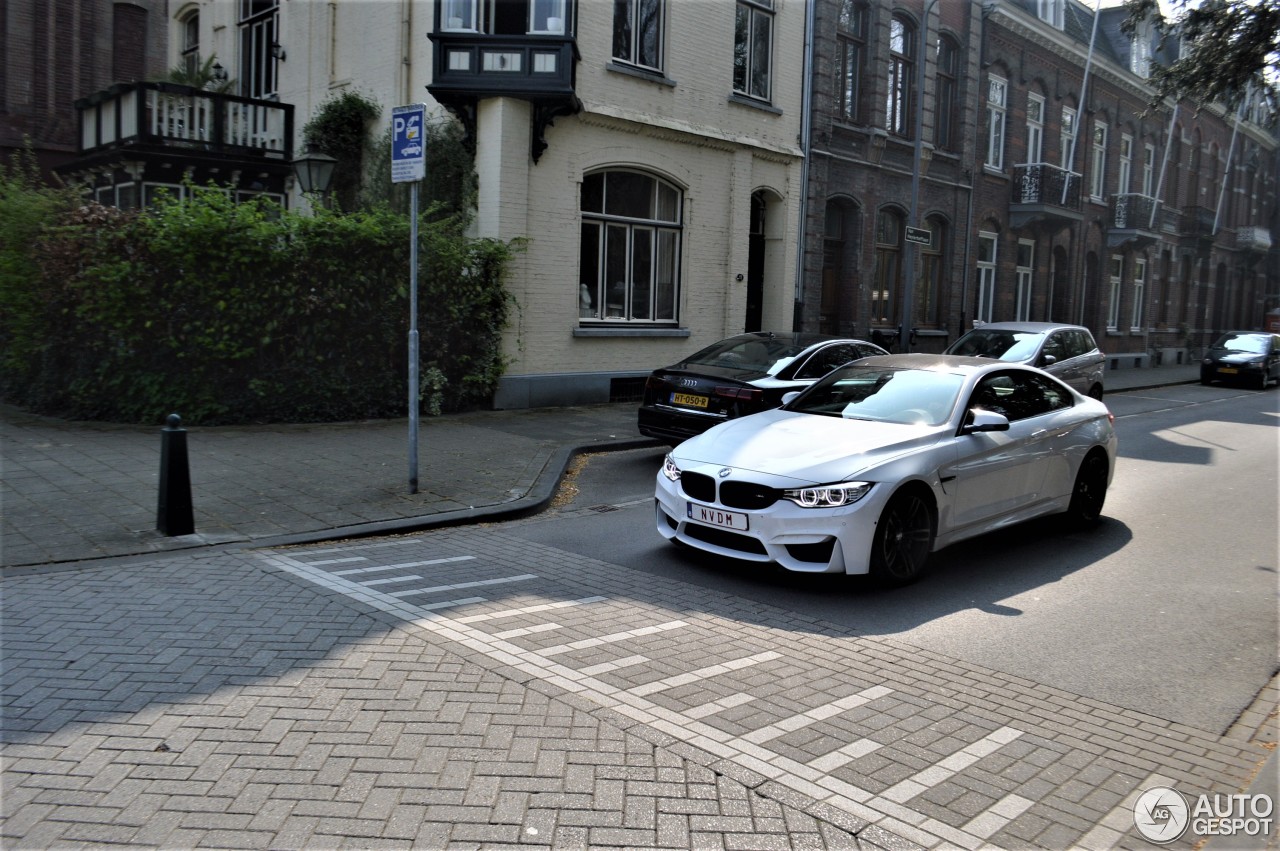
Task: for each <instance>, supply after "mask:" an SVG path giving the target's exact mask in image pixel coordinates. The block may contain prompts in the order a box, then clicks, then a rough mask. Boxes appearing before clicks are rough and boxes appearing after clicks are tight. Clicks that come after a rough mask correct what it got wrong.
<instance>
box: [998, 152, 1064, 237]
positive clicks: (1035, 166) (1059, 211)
mask: <svg viewBox="0 0 1280 851" xmlns="http://www.w3.org/2000/svg"><path fill="white" fill-rule="evenodd" d="M1012 184H1013V185H1012V197H1011V198H1010V204H1009V213H1010V219H1011V222H1012V223H1013V224H1014V226H1015V227H1021V226H1023V225H1026V224H1030V223H1032V222H1037V221H1045V220H1049V221H1057V222H1060V223H1066V222H1073V221H1079V220H1080V219H1081V218H1082V216H1081V212H1080V186H1081V176H1080V175H1079V174H1077V173H1075V172H1073V171H1068V170H1067V169H1065V168H1059V167H1058V166H1055V165H1049V164H1048V163H1023V164H1022V165H1016V166H1014V167H1013V182H1012Z"/></svg>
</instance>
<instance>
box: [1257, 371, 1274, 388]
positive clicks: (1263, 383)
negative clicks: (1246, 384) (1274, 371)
mask: <svg viewBox="0 0 1280 851" xmlns="http://www.w3.org/2000/svg"><path fill="white" fill-rule="evenodd" d="M1270 383H1271V378H1270V377H1269V376H1268V375H1267V371H1266V370H1265V369H1264V370H1262V378H1260V379H1259V380H1258V389H1259V390H1266V389H1267V385H1268V384H1270Z"/></svg>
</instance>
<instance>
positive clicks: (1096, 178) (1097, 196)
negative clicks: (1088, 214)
mask: <svg viewBox="0 0 1280 851" xmlns="http://www.w3.org/2000/svg"><path fill="white" fill-rule="evenodd" d="M1106 187H1107V125H1105V124H1102V123H1100V122H1099V123H1096V124H1094V125H1093V156H1092V157H1090V160H1089V196H1090V197H1091V198H1093V199H1094V200H1095V201H1100V200H1102V198H1103V197H1104V193H1105V192H1106Z"/></svg>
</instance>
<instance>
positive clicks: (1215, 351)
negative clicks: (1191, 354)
mask: <svg viewBox="0 0 1280 851" xmlns="http://www.w3.org/2000/svg"><path fill="white" fill-rule="evenodd" d="M1272 380H1276V381H1280V334H1268V333H1265V332H1263V331H1231V332H1229V333H1227V334H1223V335H1222V336H1221V337H1219V338H1218V340H1217V342H1215V343H1214V344H1213V345H1212V346H1210V347H1209V350H1208V351H1207V352H1205V353H1204V360H1202V361H1200V383H1201V384H1211V383H1213V382H1214V381H1234V382H1240V383H1242V384H1248V385H1250V386H1253V387H1257V388H1258V389H1260V390H1265V389H1266V388H1267V385H1268V384H1270V383H1271V381H1272Z"/></svg>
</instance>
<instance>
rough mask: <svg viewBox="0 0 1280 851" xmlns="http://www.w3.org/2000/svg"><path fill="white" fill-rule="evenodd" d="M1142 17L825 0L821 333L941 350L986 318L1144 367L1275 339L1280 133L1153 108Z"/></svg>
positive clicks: (816, 167) (811, 234)
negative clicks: (1225, 336)
mask: <svg viewBox="0 0 1280 851" xmlns="http://www.w3.org/2000/svg"><path fill="white" fill-rule="evenodd" d="M926 13H927V16H926ZM1124 15H1125V11H1124V9H1123V8H1121V7H1119V5H1117V4H1111V5H1107V4H1103V7H1102V8H1101V9H1097V8H1096V7H1094V6H1093V5H1092V4H1090V5H1085V4H1081V3H1078V2H1074V0H996V2H987V3H982V4H979V3H970V2H954V1H953V0H941V2H929V3H926V2H924V0H916V2H913V1H912V0H905V2H902V3H892V4H891V3H862V2H857V0H819V1H818V3H817V11H816V18H817V20H818V25H817V26H816V27H815V39H814V54H815V55H814V60H813V63H812V68H813V84H812V86H813V88H812V91H813V97H812V111H811V115H810V123H809V132H810V137H811V142H810V145H809V151H810V158H809V180H808V184H807V205H806V216H805V246H804V252H803V256H804V269H803V288H802V290H803V293H804V296H803V305H802V309H801V317H802V320H801V321H802V325H803V327H805V328H806V329H812V330H827V331H839V332H841V333H848V332H853V331H857V332H861V333H867V332H869V331H871V330H873V329H882V330H885V331H888V332H891V333H892V332H896V330H897V329H898V327H899V326H900V324H901V323H902V322H903V319H904V316H906V315H908V314H909V317H910V318H909V325H910V327H912V328H914V329H918V330H917V334H916V343H915V348H917V349H920V350H926V351H937V350H940V349H941V348H942V347H943V346H945V345H946V344H947V343H948V342H949V341H951V340H953V339H955V337H956V336H958V335H959V334H960V333H963V331H964V330H967V329H968V328H970V327H972V325H973V323H974V322H984V321H1000V320H1015V319H1018V320H1051V321H1062V322H1076V323H1081V324H1085V325H1087V326H1089V327H1090V328H1091V329H1092V330H1093V332H1094V335H1095V336H1096V337H1097V339H1098V340H1099V343H1100V345H1101V347H1102V348H1103V350H1104V351H1107V352H1108V353H1112V354H1114V355H1117V356H1118V355H1121V354H1130V355H1133V357H1130V358H1117V363H1121V362H1123V363H1124V364H1126V365H1130V364H1143V363H1151V362H1154V361H1165V360H1166V359H1167V360H1168V361H1170V362H1181V361H1183V360H1185V359H1186V358H1187V357H1188V354H1189V352H1190V351H1191V350H1194V349H1196V348H1200V347H1203V346H1204V345H1205V343H1206V342H1207V341H1208V340H1209V338H1210V337H1211V336H1213V335H1214V334H1216V333H1217V332H1218V331H1221V330H1225V329H1227V328H1231V327H1243V328H1253V327H1260V326H1261V323H1262V316H1263V314H1264V313H1265V312H1266V310H1267V309H1269V308H1271V307H1274V306H1276V303H1277V302H1278V301H1280V286H1277V284H1276V277H1275V258H1274V256H1273V252H1272V251H1271V244H1272V240H1271V230H1272V227H1273V225H1274V217H1275V215H1276V211H1275V197H1276V192H1275V189H1276V187H1275V175H1276V151H1277V143H1276V139H1275V137H1274V136H1273V135H1272V134H1270V133H1268V132H1266V131H1264V130H1263V129H1262V127H1261V126H1260V125H1259V123H1257V122H1256V121H1254V120H1252V119H1253V118H1256V117H1257V115H1256V114H1255V113H1253V112H1251V111H1250V109H1251V108H1252V107H1255V106H1256V104H1250V107H1249V108H1246V109H1245V110H1244V111H1243V112H1242V113H1240V114H1239V115H1228V114H1225V113H1224V111H1223V110H1222V109H1220V108H1217V107H1215V106H1211V105H1210V106H1203V107H1202V106H1201V105H1198V104H1190V103H1184V104H1180V105H1176V106H1175V105H1174V104H1166V105H1165V106H1164V108H1163V109H1159V110H1152V109H1150V108H1149V105H1150V103H1151V100H1152V91H1151V89H1150V87H1149V86H1148V85H1147V83H1146V71H1147V68H1148V66H1149V63H1150V62H1152V61H1160V58H1161V55H1160V46H1159V45H1158V44H1157V43H1156V42H1155V41H1154V40H1153V39H1152V38H1151V37H1150V36H1149V35H1146V36H1144V37H1140V38H1137V39H1135V40H1134V41H1132V42H1131V41H1130V40H1129V39H1127V38H1126V37H1125V36H1124V35H1123V34H1122V33H1121V31H1120V26H1119V24H1120V21H1121V20H1122V19H1123V17H1124ZM1095 18H1096V19H1097V23H1096V26H1095ZM922 31H923V34H924V37H923V38H922V37H921V34H922ZM921 62H923V66H921V64H920V63H921ZM921 71H922V72H923V86H921V84H920V82H921V81H920V72H921ZM922 89H923V100H922V101H920V100H917V97H918V96H919V93H920V92H921V90H922ZM913 116H915V117H913ZM921 119H922V120H921ZM917 128H922V129H919V130H918V129H917ZM917 141H919V145H918V148H919V150H917V149H916V148H917V144H916V143H917ZM917 175H918V179H916V180H915V181H914V183H915V184H917V185H918V189H915V188H913V177H916V176H917ZM913 199H914V201H915V204H916V206H917V208H918V211H917V214H916V216H915V218H914V219H913V218H912V217H911V215H910V211H911V207H912V202H913ZM912 227H915V228H922V229H924V230H927V231H928V232H929V233H928V234H927V235H923V234H922V235H921V236H923V237H925V238H924V239H923V242H925V243H926V244H923V245H921V246H919V247H916V246H915V244H914V243H912V242H910V241H909V239H908V237H910V236H911V235H912V234H911V233H910V231H909V229H910V228H912ZM909 252H915V253H916V256H915V257H914V258H909V257H907V254H908V253H909ZM910 266H914V276H913V277H914V280H913V282H912V286H911V287H910V288H908V287H907V275H908V271H907V270H908V267H910ZM908 289H910V290H911V296H912V301H913V305H912V308H911V310H910V311H905V310H904V305H903V301H904V299H905V298H906V296H907V291H908Z"/></svg>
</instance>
